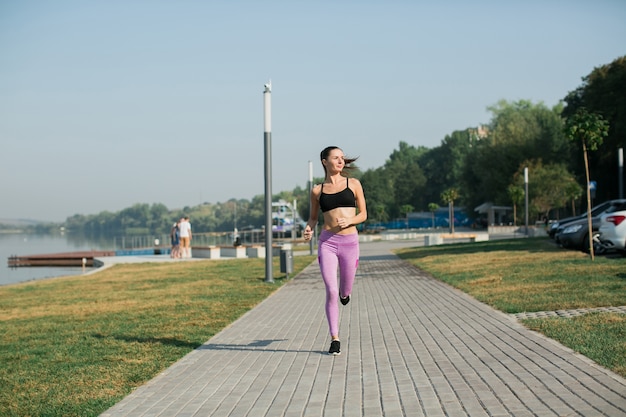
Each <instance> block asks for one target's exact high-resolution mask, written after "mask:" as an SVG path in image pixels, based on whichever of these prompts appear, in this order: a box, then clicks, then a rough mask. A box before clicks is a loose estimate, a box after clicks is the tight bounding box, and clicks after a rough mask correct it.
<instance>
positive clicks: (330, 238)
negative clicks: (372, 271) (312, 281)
mask: <svg viewBox="0 0 626 417" xmlns="http://www.w3.org/2000/svg"><path fill="white" fill-rule="evenodd" d="M317 253H318V262H319V264H320V271H321V273H322V279H323V280H324V284H325V285H326V318H327V319H328V328H329V331H330V335H331V336H338V335H339V293H340V292H341V296H342V297H346V296H348V295H350V294H352V284H353V283H354V276H355V274H356V269H357V267H358V266H359V235H358V234H357V233H353V234H349V235H339V234H335V233H332V232H329V231H327V230H322V233H321V234H320V240H319V246H318V249H317ZM337 267H339V277H340V278H339V287H337Z"/></svg>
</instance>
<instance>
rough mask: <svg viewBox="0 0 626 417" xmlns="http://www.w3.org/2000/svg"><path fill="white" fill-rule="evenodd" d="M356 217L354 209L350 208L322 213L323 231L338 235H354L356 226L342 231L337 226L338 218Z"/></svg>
mask: <svg viewBox="0 0 626 417" xmlns="http://www.w3.org/2000/svg"><path fill="white" fill-rule="evenodd" d="M355 215H356V209H355V208H352V207H337V208H336V209H332V210H330V211H327V212H325V213H324V230H328V231H329V232H332V233H337V234H340V235H348V234H351V233H356V232H357V231H356V226H354V225H353V226H349V227H346V228H345V229H342V228H341V226H339V224H338V219H340V218H349V219H351V218H353V217H354V216H355Z"/></svg>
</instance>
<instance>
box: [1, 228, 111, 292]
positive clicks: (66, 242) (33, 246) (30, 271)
mask: <svg viewBox="0 0 626 417" xmlns="http://www.w3.org/2000/svg"><path fill="white" fill-rule="evenodd" d="M112 245H113V243H112V242H111V244H107V243H103V242H92V241H88V240H85V239H77V238H72V237H69V236H62V235H55V236H51V235H32V234H2V233H0V258H1V261H2V266H1V267H0V285H6V284H14V283H17V282H24V281H30V280H33V279H41V278H51V277H59V276H67V275H80V274H82V273H83V272H85V271H92V270H93V268H86V269H85V271H83V268H82V267H18V268H9V266H8V258H9V256H12V255H18V256H26V255H39V254H48V253H62V252H78V251H84V250H109V249H111V246H112ZM106 246H108V247H106Z"/></svg>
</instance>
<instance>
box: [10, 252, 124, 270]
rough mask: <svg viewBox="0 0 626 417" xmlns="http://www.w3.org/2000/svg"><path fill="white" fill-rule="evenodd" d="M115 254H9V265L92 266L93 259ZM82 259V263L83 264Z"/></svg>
mask: <svg viewBox="0 0 626 417" xmlns="http://www.w3.org/2000/svg"><path fill="white" fill-rule="evenodd" d="M103 256H115V251H83V252H67V253H52V254H42V255H28V256H17V255H13V256H9V260H8V263H9V267H11V268H13V267H20V266H83V265H84V266H89V267H91V266H93V259H94V258H98V257H103ZM83 259H84V262H85V263H84V264H83Z"/></svg>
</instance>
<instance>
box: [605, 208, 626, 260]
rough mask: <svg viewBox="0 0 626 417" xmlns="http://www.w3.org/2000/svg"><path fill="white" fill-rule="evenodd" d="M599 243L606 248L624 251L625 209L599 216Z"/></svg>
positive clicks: (625, 248)
mask: <svg viewBox="0 0 626 417" xmlns="http://www.w3.org/2000/svg"><path fill="white" fill-rule="evenodd" d="M598 231H599V232H600V244H601V245H602V246H604V247H605V248H607V249H610V250H617V251H621V252H626V210H621V211H614V212H613V213H607V214H603V215H602V217H600V229H599V230H598Z"/></svg>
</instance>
